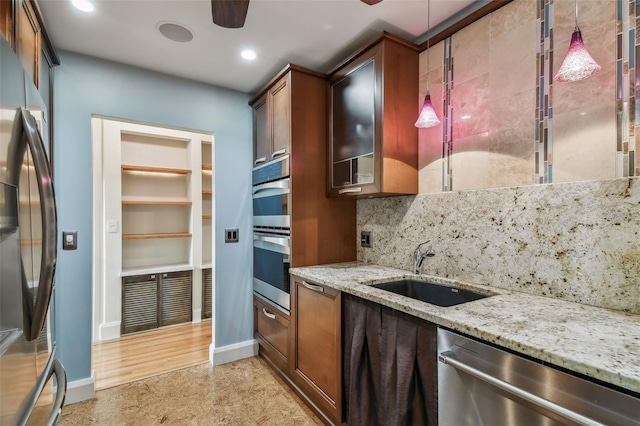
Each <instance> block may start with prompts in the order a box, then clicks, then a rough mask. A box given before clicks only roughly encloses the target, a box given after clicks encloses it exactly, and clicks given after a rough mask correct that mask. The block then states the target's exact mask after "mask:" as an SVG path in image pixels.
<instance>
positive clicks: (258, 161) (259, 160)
mask: <svg viewBox="0 0 640 426" xmlns="http://www.w3.org/2000/svg"><path fill="white" fill-rule="evenodd" d="M265 161H267V157H260V158H258V159H256V161H254V162H253V165H254V166H257V165H258V164H260V163H264V162H265Z"/></svg>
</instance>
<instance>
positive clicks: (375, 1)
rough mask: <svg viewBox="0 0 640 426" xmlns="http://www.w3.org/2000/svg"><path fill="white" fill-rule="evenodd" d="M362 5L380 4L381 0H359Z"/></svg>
mask: <svg viewBox="0 0 640 426" xmlns="http://www.w3.org/2000/svg"><path fill="white" fill-rule="evenodd" d="M360 1H361V2H362V3H366V4H368V5H369V6H373V5H374V4H378V3H380V2H381V1H382V0H360Z"/></svg>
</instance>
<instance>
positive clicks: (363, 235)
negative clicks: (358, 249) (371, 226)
mask: <svg viewBox="0 0 640 426" xmlns="http://www.w3.org/2000/svg"><path fill="white" fill-rule="evenodd" d="M360 245H361V246H362V247H365V248H371V246H372V245H373V234H372V233H371V231H362V232H360Z"/></svg>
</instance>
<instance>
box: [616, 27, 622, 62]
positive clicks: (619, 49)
mask: <svg viewBox="0 0 640 426" xmlns="http://www.w3.org/2000/svg"><path fill="white" fill-rule="evenodd" d="M616 55H617V56H616V59H622V33H620V34H618V36H617V37H616Z"/></svg>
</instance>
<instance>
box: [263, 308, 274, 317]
mask: <svg viewBox="0 0 640 426" xmlns="http://www.w3.org/2000/svg"><path fill="white" fill-rule="evenodd" d="M262 313H263V314H264V316H265V317H267V318H271V319H276V316H275V315H274V314H270V313H269V312H267V310H266V309H265V308H262Z"/></svg>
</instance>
